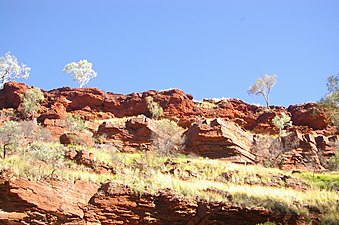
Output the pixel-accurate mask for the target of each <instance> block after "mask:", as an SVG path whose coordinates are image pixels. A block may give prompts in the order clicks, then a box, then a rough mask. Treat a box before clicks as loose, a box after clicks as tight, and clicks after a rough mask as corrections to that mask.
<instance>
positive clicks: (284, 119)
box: [272, 113, 292, 136]
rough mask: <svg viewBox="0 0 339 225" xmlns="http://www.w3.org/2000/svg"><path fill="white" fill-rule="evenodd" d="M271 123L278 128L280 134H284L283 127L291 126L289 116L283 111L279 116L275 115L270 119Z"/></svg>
mask: <svg viewBox="0 0 339 225" xmlns="http://www.w3.org/2000/svg"><path fill="white" fill-rule="evenodd" d="M272 123H273V125H274V126H275V127H276V128H278V129H279V134H280V136H286V135H287V133H286V131H285V130H284V128H285V127H287V126H289V127H290V126H292V121H291V117H289V116H288V115H286V114H285V113H281V116H278V115H276V116H275V117H274V118H273V119H272Z"/></svg>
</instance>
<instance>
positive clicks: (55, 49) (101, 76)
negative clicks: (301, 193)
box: [0, 0, 339, 106]
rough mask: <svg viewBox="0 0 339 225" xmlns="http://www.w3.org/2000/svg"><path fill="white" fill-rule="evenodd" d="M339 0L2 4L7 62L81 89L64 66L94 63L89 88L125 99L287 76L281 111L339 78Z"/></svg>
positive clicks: (38, 81) (203, 92) (240, 88)
mask: <svg viewBox="0 0 339 225" xmlns="http://www.w3.org/2000/svg"><path fill="white" fill-rule="evenodd" d="M338 10H339V1H338V0H333V1H329V0H281V1H274V0H267V1H262V0H255V1H254V0H248V1H241V0H234V1H230V0H205V1H200V0H133V1H132V0H91V1H90V0H58V1H52V0H30V1H27V0H21V1H19V0H1V1H0V25H1V26H0V27H1V28H0V29H1V35H0V55H4V54H5V53H6V52H7V51H10V52H11V53H12V54H13V55H15V56H16V57H17V58H18V60H19V62H22V63H25V64H27V65H28V66H29V67H31V68H32V70H31V75H30V77H29V79H28V80H27V81H25V82H26V83H28V84H29V85H34V86H37V87H40V88H42V89H44V90H51V89H54V88H59V87H64V86H71V87H76V83H74V82H73V81H72V79H71V76H70V75H68V74H65V73H63V71H62V70H63V67H64V66H65V65H66V64H67V63H69V62H72V61H79V60H81V59H87V60H89V61H90V62H92V63H93V68H94V70H95V71H96V72H97V73H98V76H97V77H96V78H93V79H92V80H91V81H90V82H89V83H88V84H87V85H86V87H97V88H100V89H103V90H106V91H111V92H115V93H131V92H140V91H145V90H149V89H156V90H161V89H168V88H180V89H182V90H184V91H185V92H186V93H191V94H193V96H194V98H195V99H197V100H199V99H202V98H212V97H234V98H240V99H242V100H244V101H246V102H249V103H260V104H264V101H263V99H262V98H261V97H259V96H248V95H247V92H246V90H247V89H248V88H249V86H250V85H251V84H252V83H254V81H255V80H256V78H258V77H261V76H263V75H264V74H265V73H267V74H272V73H275V74H277V76H278V81H277V83H276V86H275V87H274V88H273V90H272V94H271V104H274V105H285V106H288V105H290V104H298V103H304V102H311V101H318V100H319V99H320V98H321V97H323V96H324V95H325V93H326V79H327V77H328V76H330V75H334V74H337V73H339V14H338Z"/></svg>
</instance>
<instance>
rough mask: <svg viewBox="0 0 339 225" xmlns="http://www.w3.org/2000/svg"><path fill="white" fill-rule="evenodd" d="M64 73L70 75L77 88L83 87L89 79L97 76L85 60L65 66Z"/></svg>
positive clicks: (90, 64)
mask: <svg viewBox="0 0 339 225" xmlns="http://www.w3.org/2000/svg"><path fill="white" fill-rule="evenodd" d="M64 72H65V73H69V74H71V75H72V77H73V81H75V82H77V83H78V84H79V87H82V86H84V85H85V84H87V83H88V81H89V80H90V79H92V78H93V77H96V76H97V73H96V72H95V71H94V70H93V69H92V63H90V62H88V61H87V60H80V61H79V62H72V63H69V64H67V65H66V66H65V68H64Z"/></svg>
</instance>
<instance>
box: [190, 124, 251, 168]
mask: <svg viewBox="0 0 339 225" xmlns="http://www.w3.org/2000/svg"><path fill="white" fill-rule="evenodd" d="M185 135H186V138H187V142H186V152H192V153H195V154H197V155H202V156H205V157H209V158H212V159H216V158H225V159H229V160H232V161H235V162H250V163H253V162H254V161H255V155H253V154H252V153H251V146H252V139H253V137H252V135H251V134H249V133H247V132H246V131H244V130H242V129H241V128H240V127H239V126H237V125H236V124H234V123H233V122H230V121H225V120H223V119H215V120H213V121H211V122H208V121H204V122H202V123H200V124H195V125H193V126H192V127H190V128H189V129H188V130H187V131H186V132H185Z"/></svg>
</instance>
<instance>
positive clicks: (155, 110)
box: [146, 96, 164, 118]
mask: <svg viewBox="0 0 339 225" xmlns="http://www.w3.org/2000/svg"><path fill="white" fill-rule="evenodd" d="M146 105H147V108H148V111H149V112H150V113H151V115H152V118H159V117H160V116H162V115H163V114H164V110H163V108H162V107H161V106H160V104H159V103H157V102H155V101H154V99H153V97H151V96H148V97H146Z"/></svg>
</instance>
